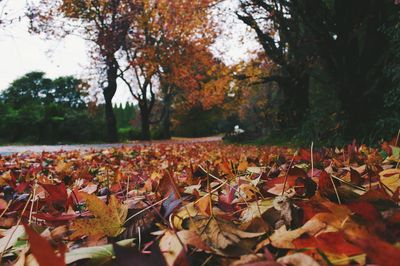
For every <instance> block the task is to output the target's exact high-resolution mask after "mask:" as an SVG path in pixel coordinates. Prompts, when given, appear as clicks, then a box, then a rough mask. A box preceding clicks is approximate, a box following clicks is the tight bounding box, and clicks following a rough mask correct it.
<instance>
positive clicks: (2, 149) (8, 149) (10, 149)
mask: <svg viewBox="0 0 400 266" xmlns="http://www.w3.org/2000/svg"><path fill="white" fill-rule="evenodd" d="M221 140H222V136H212V137H205V138H172V139H171V140H155V141H131V142H128V143H113V144H73V145H28V146H0V155H10V154H13V153H23V152H34V153H40V152H43V151H48V152H55V151H60V150H64V151H72V150H90V149H95V150H101V149H107V148H112V147H122V146H125V147H129V146H137V145H150V144H156V143H159V144H162V143H164V144H171V143H196V142H207V141H221Z"/></svg>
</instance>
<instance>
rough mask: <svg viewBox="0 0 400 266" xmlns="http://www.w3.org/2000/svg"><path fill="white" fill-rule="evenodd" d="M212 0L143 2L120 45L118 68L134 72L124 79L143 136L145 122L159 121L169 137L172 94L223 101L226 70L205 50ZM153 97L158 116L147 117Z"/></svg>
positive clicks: (146, 131) (147, 129) (147, 130)
mask: <svg viewBox="0 0 400 266" xmlns="http://www.w3.org/2000/svg"><path fill="white" fill-rule="evenodd" d="M217 2H218V1H215V0H196V1H187V0H179V1H166V0H162V1H143V2H142V8H141V10H140V11H141V12H139V14H136V19H135V21H134V23H133V24H132V28H131V32H130V36H129V38H127V44H126V46H125V48H126V49H125V52H126V58H127V62H128V67H127V68H126V69H123V70H122V71H121V72H123V73H125V72H126V71H127V70H130V71H133V72H134V75H131V76H130V79H129V76H128V78H125V77H124V78H123V79H124V81H125V82H126V84H127V85H128V87H129V88H130V91H131V93H132V95H133V97H134V98H135V99H136V100H137V101H138V102H139V108H140V114H141V126H142V138H144V139H148V138H149V135H150V134H149V133H150V124H151V123H152V122H160V121H161V124H162V129H163V136H164V137H166V138H169V137H170V117H171V115H170V113H171V106H172V105H173V103H174V100H175V99H176V98H177V97H176V96H177V95H180V96H184V97H180V98H179V99H181V100H185V101H186V102H187V103H194V102H195V100H194V99H196V101H198V99H201V102H202V103H204V104H205V106H209V105H212V104H215V103H217V102H221V100H223V89H224V88H226V86H225V85H226V84H228V79H229V73H228V72H229V71H228V68H227V67H226V66H225V65H224V64H223V63H221V62H219V61H218V60H216V59H215V57H214V56H213V54H212V53H211V52H210V46H211V44H212V43H213V41H214V39H215V36H216V32H215V27H214V26H215V25H213V23H212V21H211V20H210V9H211V8H212V7H213V6H214V5H215V4H216V3H217ZM132 77H135V78H134V79H133V80H132ZM132 84H136V87H135V86H134V85H132ZM154 84H156V86H154ZM156 92H157V93H156ZM157 96H158V97H160V99H161V101H162V104H163V108H162V111H161V114H160V115H159V117H160V118H159V120H160V121H150V115H151V112H152V110H153V107H154V103H155V101H156V97H157Z"/></svg>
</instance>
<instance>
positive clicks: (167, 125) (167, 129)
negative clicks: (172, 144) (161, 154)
mask: <svg viewBox="0 0 400 266" xmlns="http://www.w3.org/2000/svg"><path fill="white" fill-rule="evenodd" d="M164 108H165V113H164V117H163V118H162V120H161V127H162V132H163V138H164V139H170V138H171V107H170V106H169V105H168V106H165V107H164Z"/></svg>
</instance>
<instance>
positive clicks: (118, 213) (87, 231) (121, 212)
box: [71, 193, 128, 239]
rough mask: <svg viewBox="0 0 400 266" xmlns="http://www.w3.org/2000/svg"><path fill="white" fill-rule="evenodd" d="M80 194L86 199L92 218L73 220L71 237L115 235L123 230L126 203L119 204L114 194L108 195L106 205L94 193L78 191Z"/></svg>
mask: <svg viewBox="0 0 400 266" xmlns="http://www.w3.org/2000/svg"><path fill="white" fill-rule="evenodd" d="M80 195H81V196H82V198H83V199H85V200H86V206H87V208H88V210H89V211H90V212H91V213H92V214H93V215H94V218H91V219H77V220H76V221H74V222H73V225H72V227H71V229H72V230H74V233H73V234H72V235H71V238H72V239H74V238H76V237H78V236H82V235H87V236H103V235H106V236H111V237H116V236H118V235H119V234H121V233H122V232H123V231H124V230H125V228H124V227H123V225H124V222H125V219H126V216H127V212H128V208H127V206H126V205H122V204H119V203H118V200H117V198H116V197H115V196H114V195H112V196H111V197H110V202H109V204H108V205H106V204H105V203H104V202H103V201H102V200H100V199H99V198H98V197H97V196H95V195H91V194H87V193H80Z"/></svg>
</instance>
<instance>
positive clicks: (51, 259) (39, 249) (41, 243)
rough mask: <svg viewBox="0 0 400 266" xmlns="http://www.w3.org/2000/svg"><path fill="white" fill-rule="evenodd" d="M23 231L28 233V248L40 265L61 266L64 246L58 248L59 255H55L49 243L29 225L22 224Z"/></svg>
mask: <svg viewBox="0 0 400 266" xmlns="http://www.w3.org/2000/svg"><path fill="white" fill-rule="evenodd" d="M24 228H25V232H26V233H27V234H28V238H29V239H28V240H29V244H30V249H31V251H32V254H33V256H35V258H36V260H37V262H38V263H39V265H40V266H63V265H66V264H65V258H64V256H65V254H64V253H65V248H64V247H62V248H60V255H59V256H57V255H56V254H55V252H54V250H53V248H52V247H51V245H50V244H49V242H48V241H47V240H46V239H44V238H42V237H41V236H40V235H39V234H38V233H36V232H35V231H34V230H33V229H31V228H30V227H29V226H27V225H24Z"/></svg>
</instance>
